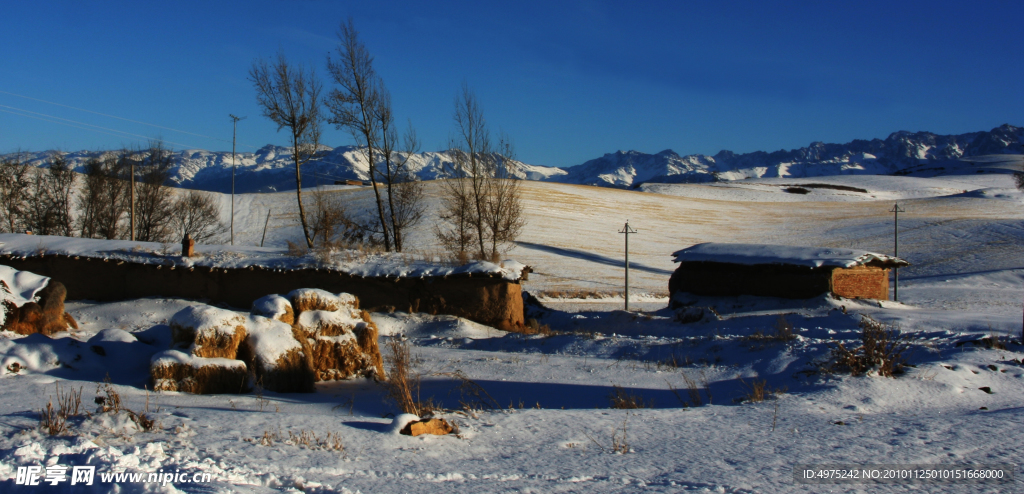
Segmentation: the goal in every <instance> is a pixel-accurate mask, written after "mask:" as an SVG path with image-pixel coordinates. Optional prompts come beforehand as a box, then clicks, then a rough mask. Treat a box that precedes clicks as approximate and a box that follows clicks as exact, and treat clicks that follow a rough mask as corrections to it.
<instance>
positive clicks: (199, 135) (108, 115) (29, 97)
mask: <svg viewBox="0 0 1024 494" xmlns="http://www.w3.org/2000/svg"><path fill="white" fill-rule="evenodd" d="M0 93H3V94H9V95H11V96H17V97H19V98H25V99H29V100H32V101H38V102H40V103H46V104H49V105H56V106H61V107H64V108H70V109H72V110H78V111H83V112H86V113H92V114H94V115H100V116H103V117H109V118H116V119H118V120H124V121H125V122H132V123H137V124H140V125H148V126H150V127H156V128H158V129H163V130H169V131H171V132H180V133H182V134H188V135H192V136H196V137H202V138H204V139H213V140H215V141H221V142H231V141H229V140H227V139H221V138H219V137H212V136H208V135H203V134H196V133H195V132H189V131H187V130H179V129H174V128H171V127H164V126H162V125H157V124H151V123H148V122H142V121H139V120H132V119H130V118H124V117H119V116H117V115H111V114H109V113H101V112H98V111H92V110H86V109H85V108H78V107H75V106H70V105H65V104H61V103H54V102H53V101H46V100H43V99H39V98H33V97H31V96H25V95H23V94H17V93H12V92H9V91H3V90H0ZM242 145H243V146H246V147H251V148H253V149H258V148H257V147H256V146H253V145H251V144H246V143H244V142H243V143H242Z"/></svg>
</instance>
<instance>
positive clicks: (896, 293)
mask: <svg viewBox="0 0 1024 494" xmlns="http://www.w3.org/2000/svg"><path fill="white" fill-rule="evenodd" d="M889 212H890V213H892V216H893V232H892V238H893V247H892V250H893V253H892V256H893V257H899V256H900V213H905V212H907V211H906V210H905V209H903V208H901V207H900V203H898V202H897V203H896V204H894V205H893V207H892V209H890V210H889ZM893 278H894V279H893V283H892V299H893V301H895V302H899V301H900V268H899V267H896V268H893Z"/></svg>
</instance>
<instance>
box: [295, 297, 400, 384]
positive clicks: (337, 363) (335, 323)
mask: <svg viewBox="0 0 1024 494" xmlns="http://www.w3.org/2000/svg"><path fill="white" fill-rule="evenodd" d="M342 295H344V294H342ZM295 328H296V330H297V331H296V332H297V334H298V335H299V338H302V339H304V340H305V341H306V342H308V345H309V352H310V354H311V356H312V365H313V370H314V371H315V372H316V376H317V380H319V381H327V380H338V379H348V378H351V377H355V376H367V377H369V376H377V377H379V378H383V377H384V365H383V361H382V359H381V356H380V349H379V348H378V345H377V326H376V325H375V324H374V323H373V321H372V320H371V319H370V314H369V313H367V312H366V311H359V310H356V309H353V308H350V307H342V308H340V309H338V310H335V311H326V310H307V311H304V312H301V313H299V317H298V318H297V320H296V324H295Z"/></svg>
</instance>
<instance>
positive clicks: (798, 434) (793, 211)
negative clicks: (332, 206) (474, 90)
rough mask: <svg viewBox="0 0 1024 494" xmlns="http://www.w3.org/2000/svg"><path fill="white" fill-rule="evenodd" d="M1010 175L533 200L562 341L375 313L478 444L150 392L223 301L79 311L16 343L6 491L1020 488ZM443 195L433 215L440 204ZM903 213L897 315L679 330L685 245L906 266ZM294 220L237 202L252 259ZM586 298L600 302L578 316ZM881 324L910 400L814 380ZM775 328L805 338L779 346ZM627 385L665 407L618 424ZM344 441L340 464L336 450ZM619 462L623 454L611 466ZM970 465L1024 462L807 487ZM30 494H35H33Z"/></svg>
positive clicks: (315, 410) (363, 393)
mask: <svg viewBox="0 0 1024 494" xmlns="http://www.w3.org/2000/svg"><path fill="white" fill-rule="evenodd" d="M930 149H934V148H930ZM919 151H920V150H919V149H916V150H913V152H915V153H916V152H919ZM1009 171H1010V170H1004V172H1000V173H995V172H992V173H989V172H988V171H986V172H985V173H975V172H974V171H973V170H972V171H970V173H969V174H967V173H962V174H950V175H937V176H924V175H918V176H908V177H871V176H862V175H844V176H837V177H824V178H823V177H819V178H816V179H814V182H813V183H827V184H832V185H845V186H849V187H856V188H861V189H864V190H867V191H868V192H867V193H861V192H854V191H850V190H842V189H822V188H813V187H808V188H810V189H811V192H810V193H808V194H793V193H787V192H782V191H781V188H782V186H783V185H785V186H787V187H788V186H789V184H790V183H791V180H796V179H778V180H786V184H781V183H780V184H760V185H754V184H746V185H745V184H735V185H737V186H736V187H723V186H721V184H718V185H696V184H678V185H672V187H671V188H670V189H671V190H672V191H676V192H679V193H678V194H669V193H657V192H651V191H648V192H637V191H626V190H617V189H609V188H595V187H585V186H576V185H566V184H553V183H534V182H530V183H524V184H523V190H524V203H525V206H526V212H527V214H528V218H529V221H528V223H527V226H526V228H525V229H524V232H523V236H522V237H521V238H520V241H519V243H518V244H517V246H516V248H515V250H514V252H513V254H514V256H515V258H516V259H517V260H519V261H520V262H522V263H524V264H528V265H530V266H531V267H533V273H531V275H530V277H529V280H528V281H526V282H524V284H523V286H524V288H525V289H527V290H529V291H531V292H535V293H537V294H540V292H548V293H549V294H550V296H544V297H542V299H543V300H544V301H545V305H544V306H535V305H530V306H528V307H527V317H530V318H535V319H537V320H538V323H540V324H542V325H548V326H549V327H550V328H551V329H552V330H553V333H552V334H551V335H547V336H545V335H518V334H508V333H504V332H502V331H499V330H497V329H494V328H490V327H487V326H483V325H480V324H477V323H473V322H471V321H467V320H465V319H460V318H457V317H454V316H444V315H430V314H409V313H404V312H400V311H396V312H394V313H374V314H372V317H373V320H374V321H375V322H376V324H377V325H378V328H379V330H380V334H381V335H382V339H381V342H380V343H381V347H382V349H383V348H386V345H385V343H386V342H387V341H388V339H389V338H397V339H400V340H404V341H406V342H407V343H408V344H409V345H410V346H411V349H412V352H413V357H414V358H413V372H414V373H415V374H418V375H420V376H421V387H420V390H419V396H420V397H421V398H423V399H426V398H433V399H434V400H435V401H436V402H438V403H440V404H441V406H442V407H444V408H445V411H443V412H439V413H438V415H439V416H441V417H444V418H445V419H447V420H449V421H450V422H452V423H454V424H455V425H457V426H458V427H459V434H458V435H449V436H429V437H426V436H421V437H417V438H411V437H407V436H401V435H396V434H392V433H391V432H392V430H393V429H392V426H393V422H395V421H396V420H395V418H394V417H397V416H399V415H400V414H401V410H399V409H398V408H397V406H395V405H394V403H392V402H389V401H387V399H386V395H387V393H386V391H385V390H384V388H383V386H382V384H381V383H378V382H375V381H372V380H369V379H361V378H360V379H354V380H349V381H337V382H324V383H319V384H317V392H316V393H300V394H277V393H270V392H264V393H263V394H262V395H257V394H255V393H251V394H246V395H208V396H195V395H188V394H184V393H152V392H147V390H146V388H145V386H147V384H148V368H149V364H150V360H151V357H152V356H153V355H154V354H157V353H159V352H163V351H165V350H167V349H168V348H170V328H169V326H168V323H169V321H170V319H171V318H172V317H173V316H174V314H175V313H177V312H179V311H180V310H181V309H183V308H185V307H188V306H202V305H203V304H202V303H201V302H195V301H183V300H175V299H160V298H150V299H140V300H129V301H121V302H108V303H98V302H90V301H69V302H67V304H66V307H67V310H68V312H69V313H71V314H72V315H73V316H74V317H75V319H76V320H77V321H78V322H79V330H77V331H71V332H67V333H60V334H56V335H53V337H52V338H50V337H45V336H41V335H31V336H19V335H14V334H12V333H3V334H0V390H2V391H3V393H4V399H3V400H0V492H19V490H17V489H16V487H15V486H13V483H14V479H15V478H16V475H17V469H18V467H21V466H32V465H43V466H45V465H47V464H52V465H72V464H76V465H93V466H96V467H97V468H98V470H99V472H100V473H109V472H128V473H143V474H148V473H152V472H158V471H164V472H167V471H172V472H173V471H178V472H181V473H185V474H188V475H191V474H194V473H201V472H205V473H209V474H210V475H212V477H213V481H212V482H211V483H208V484H187V483H181V482H178V483H174V484H169V485H167V486H157V485H153V484H146V483H144V482H140V483H131V482H125V483H122V485H120V486H114V485H113V484H110V483H107V484H102V485H101V484H97V485H95V486H93V487H92V488H91V489H76V490H75V491H74V492H188V493H200V492H201V493H233V492H245V493H270V492H309V493H334V492H338V493H341V492H344V493H355V492H362V493H371V492H374V493H376V492H428V493H434V492H436V493H442V492H443V493H449V492H455V493H461V492H467V493H469V492H472V493H477V492H538V493H539V492H545V493H546V492H560V493H562V492H586V493H592V492H593V493H605V492H609V493H610V492H616V493H617V492H664V493H669V492H671V493H676V492H716V493H754V492H757V493H761V492H769V493H775V492H780V493H802V492H871V493H875V492H883V493H888V492H964V493H967V492H970V493H975V492H981V493H1002V492H1019V491H1022V490H1024V489H1022V486H1021V479H1020V478H1019V477H1020V467H1019V466H1020V464H1021V463H1022V460H1024V429H1022V428H1021V427H1019V424H1020V423H1021V422H1022V421H1024V391H1022V390H1024V363H1022V362H1024V345H1022V344H1021V343H1020V341H1019V338H1020V334H1021V294H1022V293H1024V267H1022V265H1021V262H1020V260H1021V259H1022V258H1024V207H1022V206H1024V196H1022V194H1021V193H1020V192H1019V191H1017V190H1016V189H1015V188H1014V186H1013V182H1012V179H1011V176H1010V174H1009ZM758 180H762V181H763V179H758ZM772 180H775V179H772ZM759 183H760V182H759ZM804 185H806V183H804ZM755 187H756V188H759V189H758V190H754V188H755ZM426 190H427V194H428V197H430V200H431V201H434V200H436V197H437V195H436V189H435V188H434V187H433V186H432V185H431V184H426ZM666 190H669V189H666ZM819 192H820V194H819ZM337 194H341V195H343V196H344V197H345V198H346V199H348V200H350V203H351V204H354V205H359V204H369V203H370V199H369V198H370V197H371V196H372V193H367V191H365V190H359V189H353V190H347V189H346V190H338V191H337ZM844 194H849V196H848V197H847V196H844ZM871 196H877V197H871ZM828 198H833V199H835V200H831V199H828ZM850 198H852V199H850ZM222 199H223V197H222ZM894 200H899V201H900V205H901V206H902V207H904V208H905V209H906V211H907V212H906V213H901V214H900V217H899V224H900V254H901V256H900V257H902V258H905V259H907V260H908V261H909V262H911V263H912V265H911V266H909V267H906V268H904V269H901V270H900V279H899V299H900V301H899V302H896V301H881V302H876V301H858V300H847V299H833V298H830V297H827V296H822V297H818V298H815V299H809V300H778V299H768V298H758V297H721V298H717V297H691V298H688V299H687V300H686V301H685V302H686V303H689V304H691V307H703V308H714V309H715V312H717V313H718V314H719V316H715V317H710V316H709V317H707V318H705V319H704V320H703V322H697V323H692V324H685V325H684V324H680V323H679V322H677V320H676V312H675V311H674V310H670V309H667V308H666V307H665V305H666V299H665V294H664V292H665V291H666V287H667V283H668V277H669V276H670V274H671V270H672V269H673V268H674V264H673V263H672V256H671V255H670V254H671V253H672V252H673V251H675V250H678V248H679V247H680V246H682V245H694V244H699V243H704V242H730V243H748V244H760V243H766V244H787V243H790V244H794V245H818V246H822V247H826V248H837V249H851V250H863V251H867V252H877V253H887V252H890V251H891V248H892V240H893V238H892V232H893V215H892V213H890V212H889V209H891V207H892V202H893V201H894ZM288 201H294V195H293V194H257V195H240V197H239V198H238V204H239V205H242V204H245V205H246V206H245V207H239V209H240V210H242V211H244V212H245V214H244V215H241V216H239V217H238V218H237V219H236V243H237V244H243V243H244V244H247V245H253V244H256V245H258V244H259V242H260V237H261V233H262V232H261V230H262V226H263V221H264V217H265V215H266V210H267V208H268V207H272V208H274V210H275V211H283V210H285V208H284V206H285V205H287V204H289V202H288ZM222 204H223V205H225V206H227V205H229V203H227V202H222ZM257 204H258V205H259V207H255V206H253V205H257ZM431 204H435V203H433V202H432V203H431ZM250 206H252V207H250ZM261 207H262V209H261ZM627 215H628V216H627ZM627 219H628V220H629V222H630V225H631V226H633V227H634V228H636V229H637V230H638V231H639V232H640V233H639V234H638V235H636V236H633V235H630V239H629V242H630V263H631V270H630V282H631V302H637V303H636V304H633V303H631V308H632V309H633V312H629V313H627V312H624V311H622V310H620V309H621V308H622V302H623V299H622V296H621V293H622V275H623V273H622V262H621V261H622V254H623V252H622V250H623V238H622V235H619V234H618V233H617V232H618V231H619V230H620V229H621V227H622V225H623V223H624V222H625V220H627ZM294 225H295V217H294V216H291V217H289V216H287V215H285V214H284V213H282V215H281V216H279V217H278V216H274V217H272V221H271V229H270V231H268V237H267V240H268V242H269V244H268V245H273V246H274V247H273V248H272V249H270V250H271V251H275V252H278V253H280V252H282V251H283V249H284V240H285V239H292V240H294V239H295V238H297V235H296V233H297V227H295V226H294ZM429 228H430V225H429V222H428V224H427V225H425V226H423V227H421V228H420V229H419V230H417V231H416V232H412V234H411V235H410V237H409V239H410V242H414V243H416V245H417V246H418V248H420V249H423V250H424V251H427V252H429V251H430V250H432V249H435V248H436V247H435V246H433V245H431V244H430V243H429V238H430V233H429ZM0 241H2V240H0ZM134 245H135V244H128V249H129V250H130V248H131V247H132V246H134ZM410 245H412V244H410ZM37 247H38V238H34V239H31V240H30V243H29V244H28V245H27V246H25V249H26V254H30V253H31V252H32V251H34V250H35V248H37ZM147 248H148V247H147ZM228 252H229V249H228V248H220V247H212V248H211V249H210V250H208V251H206V254H204V255H206V256H208V257H211V258H218V259H229V258H231V256H234V255H236V254H229V253H228ZM230 252H244V249H236V251H230ZM139 255H141V254H139ZM420 255H421V256H422V254H420ZM575 291H579V292H583V293H590V292H593V293H595V294H596V295H597V296H595V297H593V298H586V299H584V298H580V299H576V300H573V299H572V297H569V296H566V295H564V294H569V293H574V292H575ZM557 293H562V294H563V295H558V294H557ZM605 294H607V295H608V296H607V297H605V296H604V295H605ZM637 294H643V300H645V302H642V303H641V302H639V301H637V300H636V299H635V298H634V297H637ZM581 297H582V295H581ZM638 306H639V307H642V308H643V311H636V308H637V307H638ZM243 309H244V308H243ZM708 313H709V314H710V313H711V312H710V311H708ZM865 316H867V317H871V318H874V319H875V320H877V321H880V322H881V323H883V324H885V325H887V327H889V328H893V329H899V331H900V333H901V334H902V335H906V336H908V337H910V338H912V339H911V349H910V350H909V351H908V353H907V354H906V356H907V359H908V363H909V364H911V365H913V366H914V367H908V368H907V370H906V372H905V373H904V374H902V375H900V376H899V377H897V378H885V377H879V376H877V375H871V376H860V377H853V376H849V375H844V374H829V373H823V372H820V366H821V364H822V363H824V362H825V361H827V360H828V358H829V356H830V353H831V351H832V350H831V349H832V348H834V347H835V346H836V345H837V344H839V343H842V344H843V345H844V346H845V347H846V348H851V347H854V346H856V345H858V344H859V341H860V334H861V332H860V329H859V327H858V325H859V323H860V322H861V319H862V318H863V317H865ZM780 317H782V318H784V319H785V321H786V322H787V323H788V324H790V325H792V327H793V333H794V334H795V336H796V338H795V339H793V340H791V341H788V342H786V341H774V340H771V339H770V338H766V337H765V336H766V335H769V336H770V335H772V334H774V332H775V330H776V329H775V328H776V327H777V325H778V323H779V318H780ZM261 325H262V326H261ZM246 327H247V329H249V331H250V332H251V333H260V334H264V335H266V343H267V346H268V347H269V348H271V349H277V350H278V351H279V350H280V347H281V346H287V345H285V344H282V345H280V346H279V345H275V344H274V341H273V340H274V337H275V336H277V337H280V338H281V340H282V341H285V340H286V341H291V342H294V338H293V337H292V336H291V333H290V331H288V330H289V329H290V328H288V327H287V325H286V324H283V323H276V324H275V323H274V322H273V321H271V320H270V319H266V318H261V317H259V316H252V317H251V318H249V317H247V322H246ZM261 327H263V329H261ZM983 338H990V339H989V340H983ZM986 341H988V342H989V343H986ZM291 344H292V345H294V344H296V343H291ZM14 363H18V364H19V366H18V367H17V368H15V367H14V366H13V365H12V364H14ZM15 369H16V370H15ZM108 375H109V379H110V384H109V385H110V386H111V387H112V388H113V389H115V390H116V391H117V392H118V393H119V394H120V396H121V397H122V400H123V403H124V405H125V406H126V407H128V408H129V409H131V410H133V411H135V412H136V413H143V412H145V413H147V414H148V416H150V417H151V418H154V419H156V423H157V424H158V425H157V426H155V427H154V428H153V430H150V431H143V430H140V428H139V427H138V426H137V425H136V424H135V423H134V422H133V421H132V420H130V418H129V416H128V414H127V413H126V412H121V413H112V412H102V413H101V412H97V411H96V409H95V407H94V406H93V405H92V398H93V396H95V395H96V394H100V393H99V392H98V390H97V387H102V386H105V384H104V383H103V381H104V379H105V378H106V377H107V376H108ZM460 376H464V377H466V378H468V379H470V380H472V382H473V383H475V384H476V385H477V386H479V388H476V387H473V386H469V387H467V386H466V385H465V381H463V380H462V378H461V377H460ZM58 382H59V385H60V387H61V391H62V392H66V391H67V390H69V389H75V390H76V391H77V390H79V389H82V390H84V391H83V396H82V404H83V406H82V409H83V411H88V412H90V414H91V415H86V414H84V413H82V412H80V413H79V415H77V416H73V417H71V418H70V419H69V424H70V432H69V433H67V434H62V435H57V436H49V435H48V434H46V433H45V432H43V431H41V430H40V429H39V427H38V426H39V417H40V413H39V410H40V409H41V408H45V406H46V404H47V402H48V401H49V400H51V399H52V400H53V403H54V404H55V405H56V394H57V385H58ZM690 382H693V383H695V384H693V385H690V384H688V383H690ZM761 382H763V383H765V386H766V388H767V389H769V390H781V389H783V388H784V389H785V392H779V393H776V394H775V395H774V397H772V396H770V397H769V399H768V400H766V401H764V402H752V401H750V400H749V399H747V397H748V396H749V395H750V394H751V386H752V385H753V384H755V383H761ZM705 383H706V386H705ZM616 386H619V387H621V388H622V389H623V390H624V391H625V392H627V393H633V394H635V395H637V396H638V397H639V398H641V399H642V400H643V401H644V403H645V405H651V406H649V407H647V408H639V409H630V410H627V409H613V408H610V399H609V396H610V395H612V394H613V393H614V392H615V390H616V388H615V387H616ZM691 387H693V388H694V389H693V391H694V392H695V393H696V396H697V397H699V399H700V405H696V402H695V401H694V398H693V395H694V392H691V391H690V390H689V388H691ZM478 389H483V390H484V391H486V394H483V393H474V391H475V390H478ZM684 401H685V402H687V405H688V406H687V407H685V408H684V407H683V402H684ZM464 404H465V406H466V407H467V408H468V410H467V409H465V408H463V406H464ZM147 409H148V410H147ZM311 434H312V435H315V437H316V440H313V439H311V438H310V435H311ZM328 434H331V436H330V437H331V438H340V443H341V445H342V448H337V447H334V446H330V444H331V443H330V442H329V441H327V435H328ZM302 437H305V438H306V439H307V440H302V439H301V438H302ZM623 438H624V439H623ZM623 440H624V441H625V442H626V443H627V444H628V447H627V448H625V450H626V452H625V453H621V452H620V453H615V452H613V451H612V446H613V443H614V442H615V441H619V442H622V441H623ZM964 463H973V464H984V465H995V464H1012V465H1016V468H1017V471H1016V477H1017V478H1015V479H1014V480H1013V481H1012V482H1010V483H1004V484H917V485H898V484H889V485H874V484H855V485H834V484H833V485H828V484H825V485H817V486H808V485H802V484H797V483H795V482H794V481H793V474H794V468H795V467H796V466H797V465H799V464H850V465H864V464H901V465H910V464H930V465H954V464H964ZM30 489H31V490H39V489H40V488H26V489H23V490H24V491H25V492H28V491H29V490H30ZM58 490H59V489H58Z"/></svg>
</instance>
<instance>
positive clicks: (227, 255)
mask: <svg viewBox="0 0 1024 494" xmlns="http://www.w3.org/2000/svg"><path fill="white" fill-rule="evenodd" d="M195 251H196V256H195V257H182V256H181V255H180V254H181V244H178V243H169V244H164V243H157V242H133V241H130V240H98V239H89V238H77V237H58V236H49V235H24V234H16V233H4V234H0V255H13V256H19V257H36V256H42V255H64V256H81V257H91V258H96V259H109V260H116V261H125V262H131V263H137V264H155V265H162V266H175V267H183V268H191V267H213V268H221V269H232V268H234V269H241V268H250V267H261V268H265V269H277V270H298V269H322V270H331V271H338V272H341V273H346V274H350V275H354V276H361V277H365V278H431V277H443V276H453V275H454V276H458V275H477V274H482V275H485V276H492V277H500V278H504V279H506V280H509V281H518V280H520V279H521V278H522V275H523V269H524V268H526V266H525V265H523V264H521V263H518V262H516V261H512V260H507V261H502V262H501V263H500V264H495V263H492V262H487V261H475V262H471V263H469V264H466V265H463V266H452V265H450V264H447V263H438V262H432V261H427V260H422V259H416V258H414V257H412V256H409V255H405V254H396V253H381V254H362V253H359V252H355V251H352V252H347V251H342V252H339V253H337V254H336V255H332V256H330V257H329V258H324V257H320V258H317V257H315V256H314V255H312V254H310V253H307V254H305V255H297V256H296V255H288V254H287V253H286V252H284V251H282V250H280V249H274V248H269V247H249V246H241V245H230V246H229V245H196V249H195Z"/></svg>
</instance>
